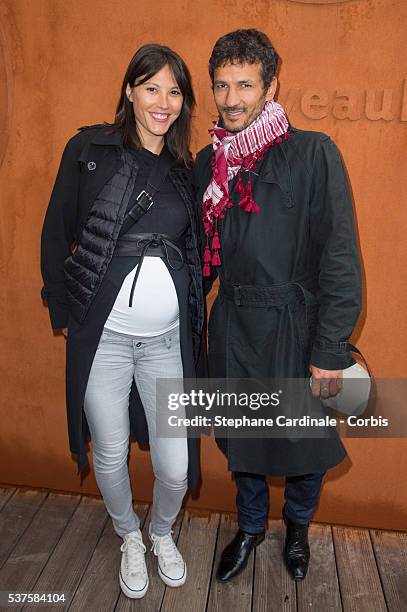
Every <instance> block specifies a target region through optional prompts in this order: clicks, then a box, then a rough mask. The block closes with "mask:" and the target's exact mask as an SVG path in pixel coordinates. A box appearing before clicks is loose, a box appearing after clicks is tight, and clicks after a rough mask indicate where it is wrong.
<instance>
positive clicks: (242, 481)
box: [234, 472, 325, 534]
mask: <svg viewBox="0 0 407 612" xmlns="http://www.w3.org/2000/svg"><path fill="white" fill-rule="evenodd" d="M324 474H325V472H323V473H322V474H305V475H303V476H287V477H286V481H285V491H284V497H285V507H284V512H285V515H286V516H287V518H289V519H291V520H292V521H293V522H294V523H297V524H300V525H307V524H308V523H309V521H310V520H311V518H312V515H313V514H314V512H315V510H316V507H317V505H318V499H319V494H320V491H321V485H322V479H323V477H324ZM234 475H235V480H236V486H237V497H236V506H237V517H238V525H239V528H240V529H242V531H245V532H246V533H251V534H254V533H260V532H262V531H264V530H265V529H266V528H267V516H268V508H269V487H268V483H267V480H266V477H265V476H263V475H261V474H249V473H248V472H235V473H234Z"/></svg>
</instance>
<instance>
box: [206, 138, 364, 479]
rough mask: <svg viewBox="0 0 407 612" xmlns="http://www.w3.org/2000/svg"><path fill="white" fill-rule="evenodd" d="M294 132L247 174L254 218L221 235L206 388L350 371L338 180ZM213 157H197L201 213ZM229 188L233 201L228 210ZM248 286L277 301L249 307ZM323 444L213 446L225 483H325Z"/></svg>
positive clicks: (354, 279)
mask: <svg viewBox="0 0 407 612" xmlns="http://www.w3.org/2000/svg"><path fill="white" fill-rule="evenodd" d="M290 132H291V137H290V138H289V139H288V140H283V142H282V143H281V144H275V145H274V146H273V147H272V148H271V149H269V151H268V152H267V153H266V155H265V157H264V159H263V160H262V161H261V162H260V163H259V164H258V165H257V167H256V168H255V169H254V172H255V173H256V174H254V173H252V174H251V178H252V181H253V195H254V200H255V201H256V202H257V203H258V204H259V206H260V212H259V213H258V214H255V213H246V212H245V211H244V210H242V209H241V208H240V207H239V206H237V205H235V206H233V207H232V208H230V209H228V210H227V212H226V215H225V217H224V219H223V220H222V221H221V223H220V228H219V235H220V243H221V248H220V251H219V252H220V258H221V265H220V266H219V267H218V268H215V269H214V268H212V277H211V278H210V279H209V280H208V281H207V282H206V284H207V287H206V291H209V289H210V287H211V285H212V283H213V280H214V279H215V277H216V270H217V271H218V275H219V280H220V288H221V289H220V291H219V293H218V295H217V297H216V299H215V302H214V304H213V307H212V311H211V315H210V319H209V326H208V333H209V347H208V363H209V374H210V376H211V377H216V378H224V377H227V378H240V377H242V378H278V377H282V378H284V377H286V378H303V377H309V365H310V363H312V364H313V365H315V366H317V367H320V368H323V369H331V370H334V369H343V368H346V367H348V366H349V365H352V364H353V363H354V360H353V358H352V356H351V354H350V353H349V352H347V350H346V348H347V347H346V344H344V342H345V341H347V340H348V339H349V337H350V335H351V333H352V330H353V327H354V325H355V323H356V320H357V318H358V315H359V311H360V306H361V275H360V265H359V255H358V249H357V245H356V238H355V228H354V219H353V210H352V201H351V195H350V189H349V185H348V181H347V178H346V174H345V170H344V167H343V164H342V161H341V158H340V155H339V153H338V150H337V148H336V146H335V144H334V143H333V142H332V141H331V139H330V138H329V137H328V136H326V135H325V134H322V133H318V132H306V131H302V130H297V129H295V128H293V127H291V128H290ZM211 154H212V147H211V146H208V147H206V148H205V149H203V150H202V151H201V152H200V153H199V154H198V157H197V162H196V166H195V173H196V180H197V183H198V185H199V193H198V198H199V202H200V203H201V202H202V195H203V193H204V191H205V189H206V187H207V185H208V183H209V181H210V179H211V176H212V170H211V163H210V159H211ZM235 182H236V178H235V179H234V181H232V182H231V184H230V185H229V189H230V194H231V197H232V200H233V201H234V202H235V203H236V201H238V200H236V194H233V186H234V184H235ZM201 243H202V246H203V245H204V243H205V236H204V233H203V230H202V227H201ZM233 286H235V287H233ZM247 286H250V287H253V286H254V287H257V288H262V287H270V286H273V287H274V289H273V290H272V291H274V290H276V291H277V292H278V293H279V299H278V300H277V301H276V302H275V304H271V305H270V304H269V303H266V302H264V301H263V299H262V297H261V294H259V293H257V297H254V298H253V294H252V293H251V294H250V295H251V296H252V302H251V303H250V304H248V302H247V298H248V295H247V292H246V293H245V291H246V287H247ZM223 287H225V288H226V289H228V292H227V291H226V289H225V291H223V290H222V288H223ZM250 287H249V292H250V291H252V290H251V289H250ZM231 292H232V293H231ZM226 293H228V295H226ZM287 295H289V296H290V297H289V299H286V298H287ZM293 295H294V299H293ZM282 296H283V297H282ZM284 296H285V297H284ZM222 435H223V434H222ZM329 435H330V436H331V437H330V438H318V439H310V438H308V439H307V438H299V439H289V438H288V437H287V438H283V439H282V438H278V439H277V438H273V439H270V438H269V439H233V438H232V437H231V436H227V437H226V439H225V437H222V438H219V439H218V445H219V446H220V448H221V449H222V451H223V452H224V453H225V454H226V456H227V458H228V467H229V469H230V470H231V471H246V472H252V473H259V474H268V475H274V476H295V475H301V474H306V473H312V472H323V471H325V470H327V469H328V468H330V467H333V466H334V465H336V464H338V463H340V462H341V461H342V460H343V459H344V457H345V456H346V451H345V449H344V447H343V445H342V443H341V441H340V440H339V438H338V436H337V434H336V432H335V431H333V432H330V434H329Z"/></svg>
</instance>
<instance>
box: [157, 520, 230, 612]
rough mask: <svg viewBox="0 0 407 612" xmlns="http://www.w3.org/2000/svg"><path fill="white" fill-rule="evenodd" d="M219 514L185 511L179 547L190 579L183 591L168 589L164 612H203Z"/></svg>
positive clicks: (163, 607) (163, 605) (165, 596)
mask: <svg viewBox="0 0 407 612" xmlns="http://www.w3.org/2000/svg"><path fill="white" fill-rule="evenodd" d="M218 526H219V514H212V515H209V516H208V514H207V515H206V516H197V515H192V514H190V513H189V512H185V515H184V520H183V521H182V527H181V533H180V537H179V539H178V547H179V550H180V551H181V553H182V556H183V557H184V559H185V563H186V565H187V579H186V582H185V584H184V585H183V586H182V587H180V588H167V589H166V590H165V595H164V600H163V603H162V606H161V612H190V610H196V611H197V612H200V611H202V612H204V611H205V608H206V602H207V599H208V594H209V586H210V580H211V572H212V565H213V559H214V555H215V547H216V538H217V534H218Z"/></svg>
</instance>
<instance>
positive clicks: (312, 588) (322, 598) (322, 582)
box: [297, 524, 342, 612]
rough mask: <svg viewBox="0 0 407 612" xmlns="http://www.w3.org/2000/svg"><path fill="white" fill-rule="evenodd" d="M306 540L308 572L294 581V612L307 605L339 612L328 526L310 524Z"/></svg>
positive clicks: (303, 609) (331, 541) (309, 607)
mask: <svg viewBox="0 0 407 612" xmlns="http://www.w3.org/2000/svg"><path fill="white" fill-rule="evenodd" d="M309 543H310V550H311V559H310V564H309V567H308V573H307V576H306V578H305V580H303V581H302V582H297V606H298V612H307V611H308V610H310V609H311V608H312V609H313V610H324V611H326V612H328V610H329V611H331V612H342V603H341V595H340V592H339V583H338V576H337V573H336V563H335V551H334V544H333V540H332V530H331V527H330V526H329V525H317V524H311V525H310V528H309Z"/></svg>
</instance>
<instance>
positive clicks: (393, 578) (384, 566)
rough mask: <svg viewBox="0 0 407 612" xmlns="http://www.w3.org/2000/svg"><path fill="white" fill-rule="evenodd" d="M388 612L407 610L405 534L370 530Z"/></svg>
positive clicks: (406, 537) (406, 548) (406, 549)
mask: <svg viewBox="0 0 407 612" xmlns="http://www.w3.org/2000/svg"><path fill="white" fill-rule="evenodd" d="M370 536H371V539H372V544H373V548H374V551H375V555H376V562H377V565H378V568H379V573H380V576H381V579H382V585H383V589H384V595H385V598H386V602H387V607H388V609H389V612H400V610H407V533H405V532H403V533H401V532H398V531H380V530H372V529H371V530H370Z"/></svg>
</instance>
